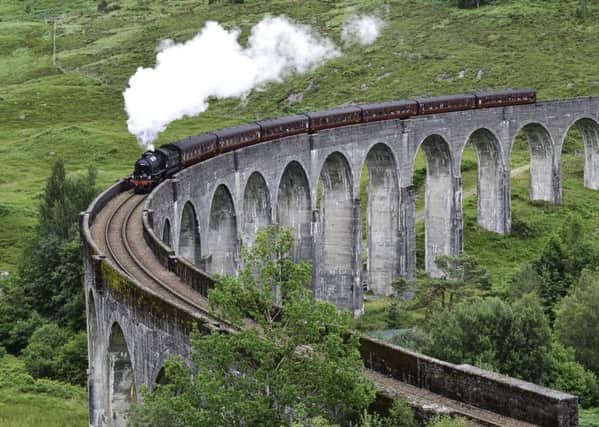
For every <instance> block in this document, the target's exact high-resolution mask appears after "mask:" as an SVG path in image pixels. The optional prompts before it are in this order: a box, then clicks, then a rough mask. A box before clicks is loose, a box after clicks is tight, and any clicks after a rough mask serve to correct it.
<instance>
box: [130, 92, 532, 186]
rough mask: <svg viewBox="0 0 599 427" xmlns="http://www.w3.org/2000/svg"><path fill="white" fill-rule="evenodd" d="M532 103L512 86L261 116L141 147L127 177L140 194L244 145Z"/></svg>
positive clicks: (529, 93) (525, 94)
mask: <svg viewBox="0 0 599 427" xmlns="http://www.w3.org/2000/svg"><path fill="white" fill-rule="evenodd" d="M535 102H536V91H535V90H533V89H515V90H506V91H502V92H487V93H476V94H462V95H448V96H438V97H432V98H418V99H414V100H409V101H406V100H401V101H391V102H385V103H380V104H368V105H361V106H350V107H344V108H337V109H334V110H328V111H319V112H314V113H305V114H297V115H293V116H287V117H280V118H276V119H268V120H262V121H259V122H255V123H248V124H244V125H241V126H236V127H232V128H227V129H221V130H218V131H215V132H208V133H204V134H200V135H196V136H192V137H189V138H186V139H183V140H181V141H177V142H174V143H170V144H165V145H162V146H161V147H160V148H158V149H157V150H154V151H146V152H145V153H144V154H143V155H142V157H141V158H140V159H139V160H137V162H135V167H134V170H133V175H131V176H130V177H129V178H128V182H129V184H130V185H131V186H132V187H133V188H134V189H135V192H137V193H145V192H148V191H150V190H151V189H152V188H154V187H155V186H156V185H158V184H159V183H160V182H161V181H162V180H163V179H165V178H168V177H170V176H172V175H173V174H174V173H176V172H177V171H179V170H181V169H183V168H186V167H188V166H191V165H193V164H195V163H198V162H201V161H203V160H206V159H209V158H211V157H214V156H217V155H219V154H222V153H227V152H229V151H234V150H237V149H239V148H243V147H247V146H249V145H254V144H258V143H261V142H265V141H270V140H273V139H277V138H282V137H286V136H291V135H297V134H301V133H315V132H318V131H320V130H322V129H330V128H335V127H339V126H347V125H352V124H357V123H367V122H374V121H380V120H391V119H406V118H408V117H413V116H421V115H426V114H439V113H447V112H452V111H462V110H470V109H477V108H492V107H504V106H509V105H520V104H533V103H535Z"/></svg>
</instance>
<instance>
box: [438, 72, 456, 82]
mask: <svg viewBox="0 0 599 427" xmlns="http://www.w3.org/2000/svg"><path fill="white" fill-rule="evenodd" d="M437 81H440V82H452V81H453V77H451V76H450V75H448V74H446V73H441V74H437Z"/></svg>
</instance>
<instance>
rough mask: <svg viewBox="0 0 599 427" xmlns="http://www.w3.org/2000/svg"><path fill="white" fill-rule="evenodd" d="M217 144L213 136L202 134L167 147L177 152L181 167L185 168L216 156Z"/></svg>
mask: <svg viewBox="0 0 599 427" xmlns="http://www.w3.org/2000/svg"><path fill="white" fill-rule="evenodd" d="M217 142H218V138H217V137H216V135H215V134H213V133H203V134H200V135H195V136H192V137H189V138H186V139H183V140H181V141H178V142H175V143H173V144H169V146H172V147H173V148H175V149H177V150H179V152H180V156H181V167H182V168H186V167H187V166H190V165H193V164H194V163H198V162H201V161H203V160H206V159H209V158H210V157H213V156H215V155H216V154H217Z"/></svg>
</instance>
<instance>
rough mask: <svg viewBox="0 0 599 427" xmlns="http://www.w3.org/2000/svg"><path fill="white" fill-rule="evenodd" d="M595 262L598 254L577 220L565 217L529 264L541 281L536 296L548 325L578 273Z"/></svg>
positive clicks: (578, 219) (578, 218) (595, 263)
mask: <svg viewBox="0 0 599 427" xmlns="http://www.w3.org/2000/svg"><path fill="white" fill-rule="evenodd" d="M598 262H599V254H598V253H597V249H596V248H595V247H594V246H593V244H592V243H591V241H590V240H589V239H588V238H587V237H586V235H585V232H584V230H583V228H582V221H581V219H580V217H578V216H576V215H574V216H571V217H569V218H568V219H567V220H566V221H565V222H564V224H563V225H562V228H561V229H560V231H559V233H558V234H557V235H555V236H553V237H552V238H551V239H550V240H549V242H548V243H547V244H546V245H545V248H544V249H543V252H542V253H541V255H540V257H539V258H538V259H537V260H536V261H535V262H534V263H533V267H534V269H535V270H536V272H537V274H538V275H539V276H540V277H541V278H542V282H541V284H540V289H539V295H540V297H541V300H542V302H543V306H544V307H545V313H546V314H547V315H548V316H549V319H550V320H551V321H552V322H553V320H554V318H555V313H554V308H555V306H556V304H557V303H558V302H559V301H560V300H561V299H562V298H563V297H564V296H565V295H566V294H567V293H568V290H569V289H570V288H571V287H572V285H573V284H574V283H576V281H577V280H578V277H579V276H580V273H581V272H582V270H583V269H584V268H586V267H591V266H595V265H597V263H598Z"/></svg>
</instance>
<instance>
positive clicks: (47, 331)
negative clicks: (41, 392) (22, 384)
mask: <svg viewBox="0 0 599 427" xmlns="http://www.w3.org/2000/svg"><path fill="white" fill-rule="evenodd" d="M67 341H68V335H67V333H66V331H65V330H64V329H61V328H59V327H58V326H57V325H55V324H53V323H48V324H45V325H43V326H41V327H40V328H38V329H37V330H36V331H35V332H34V333H33V335H32V336H31V339H30V340H29V344H28V345H27V347H26V348H25V350H23V361H24V362H25V367H26V368H27V372H29V373H30V374H31V376H33V377H34V378H42V377H45V378H54V377H55V376H56V366H55V359H56V356H57V354H58V351H59V349H60V348H61V347H62V346H63V345H65V344H66V343H67Z"/></svg>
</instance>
